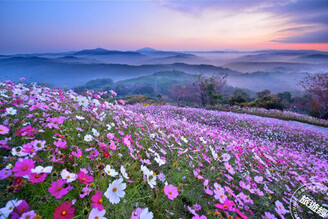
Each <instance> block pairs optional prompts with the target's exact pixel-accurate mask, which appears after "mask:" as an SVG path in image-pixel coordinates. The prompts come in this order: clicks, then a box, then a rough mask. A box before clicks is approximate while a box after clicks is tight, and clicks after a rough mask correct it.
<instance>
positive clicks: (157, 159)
mask: <svg viewBox="0 0 328 219" xmlns="http://www.w3.org/2000/svg"><path fill="white" fill-rule="evenodd" d="M155 161H156V162H157V163H158V165H159V166H162V165H163V164H165V161H164V160H162V159H161V158H160V156H157V157H155Z"/></svg>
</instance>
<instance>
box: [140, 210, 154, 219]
mask: <svg viewBox="0 0 328 219" xmlns="http://www.w3.org/2000/svg"><path fill="white" fill-rule="evenodd" d="M153 216H154V215H153V212H150V211H148V208H145V209H144V210H143V211H142V213H141V214H140V216H139V217H140V218H142V219H152V218H153Z"/></svg>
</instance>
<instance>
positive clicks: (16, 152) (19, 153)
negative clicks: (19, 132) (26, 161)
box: [11, 146, 28, 157]
mask: <svg viewBox="0 0 328 219" xmlns="http://www.w3.org/2000/svg"><path fill="white" fill-rule="evenodd" d="M22 149H23V148H22V147H20V146H19V147H16V148H13V149H11V154H12V155H13V156H18V157H25V156H27V155H28V153H24V152H22Z"/></svg>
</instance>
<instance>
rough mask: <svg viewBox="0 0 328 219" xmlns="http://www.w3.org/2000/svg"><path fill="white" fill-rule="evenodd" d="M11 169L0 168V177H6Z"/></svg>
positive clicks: (10, 172) (9, 174)
mask: <svg viewBox="0 0 328 219" xmlns="http://www.w3.org/2000/svg"><path fill="white" fill-rule="evenodd" d="M11 174H12V171H11V170H7V169H6V168H3V169H2V170H0V179H6V178H7V177H8V176H11Z"/></svg>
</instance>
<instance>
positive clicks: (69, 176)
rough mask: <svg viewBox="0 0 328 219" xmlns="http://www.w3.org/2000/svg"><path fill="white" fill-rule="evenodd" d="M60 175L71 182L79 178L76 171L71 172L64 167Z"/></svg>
mask: <svg viewBox="0 0 328 219" xmlns="http://www.w3.org/2000/svg"><path fill="white" fill-rule="evenodd" d="M60 175H61V177H62V179H66V181H67V182H69V183H70V182H73V181H74V180H76V179H77V175H76V174H75V173H70V172H68V171H67V170H66V169H63V170H62V171H61V173H60Z"/></svg>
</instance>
